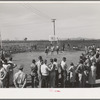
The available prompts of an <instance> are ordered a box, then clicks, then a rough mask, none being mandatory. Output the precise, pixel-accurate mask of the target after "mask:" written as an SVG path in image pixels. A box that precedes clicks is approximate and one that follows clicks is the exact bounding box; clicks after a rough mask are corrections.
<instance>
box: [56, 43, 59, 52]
mask: <svg viewBox="0 0 100 100" xmlns="http://www.w3.org/2000/svg"><path fill="white" fill-rule="evenodd" d="M56 51H57V54H59V46H58V45H57V46H56Z"/></svg>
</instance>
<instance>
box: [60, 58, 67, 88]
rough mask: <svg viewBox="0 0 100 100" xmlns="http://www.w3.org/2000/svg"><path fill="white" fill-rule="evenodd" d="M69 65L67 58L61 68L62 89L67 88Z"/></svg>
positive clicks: (63, 60) (62, 62)
mask: <svg viewBox="0 0 100 100" xmlns="http://www.w3.org/2000/svg"><path fill="white" fill-rule="evenodd" d="M67 67H68V66H67V63H66V57H63V59H62V61H61V68H62V87H66V81H67Z"/></svg>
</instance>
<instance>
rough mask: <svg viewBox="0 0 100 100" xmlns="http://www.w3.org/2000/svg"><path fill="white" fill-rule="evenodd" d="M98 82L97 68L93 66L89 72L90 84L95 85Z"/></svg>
mask: <svg viewBox="0 0 100 100" xmlns="http://www.w3.org/2000/svg"><path fill="white" fill-rule="evenodd" d="M95 81H96V66H91V68H90V72H89V84H95Z"/></svg>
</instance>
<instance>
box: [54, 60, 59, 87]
mask: <svg viewBox="0 0 100 100" xmlns="http://www.w3.org/2000/svg"><path fill="white" fill-rule="evenodd" d="M53 64H54V67H55V86H56V88H57V87H58V63H57V58H54V63H53Z"/></svg>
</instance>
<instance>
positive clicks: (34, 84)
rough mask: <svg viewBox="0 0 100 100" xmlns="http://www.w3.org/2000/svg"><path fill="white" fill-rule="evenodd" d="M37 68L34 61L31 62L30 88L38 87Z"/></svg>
mask: <svg viewBox="0 0 100 100" xmlns="http://www.w3.org/2000/svg"><path fill="white" fill-rule="evenodd" d="M37 71H38V67H37V65H36V61H35V59H33V60H32V64H31V81H32V88H34V87H35V88H37V86H38V85H39V80H38V73H37Z"/></svg>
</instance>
